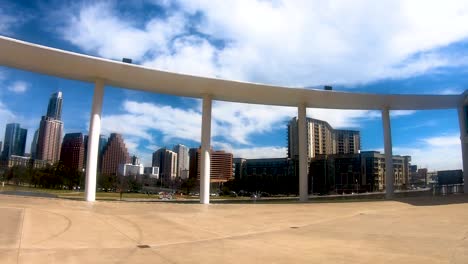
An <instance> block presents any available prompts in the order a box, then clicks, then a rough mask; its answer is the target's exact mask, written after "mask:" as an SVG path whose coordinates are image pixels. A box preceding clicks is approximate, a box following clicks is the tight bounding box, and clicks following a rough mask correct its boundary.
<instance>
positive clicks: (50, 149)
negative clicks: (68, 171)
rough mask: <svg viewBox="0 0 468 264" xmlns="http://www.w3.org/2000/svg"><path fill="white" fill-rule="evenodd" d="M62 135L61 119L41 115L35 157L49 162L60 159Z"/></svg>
mask: <svg viewBox="0 0 468 264" xmlns="http://www.w3.org/2000/svg"><path fill="white" fill-rule="evenodd" d="M62 136H63V123H62V121H60V120H56V119H52V118H50V117H47V116H43V117H42V119H41V123H40V125H39V134H38V137H37V149H36V158H37V159H40V160H46V161H47V162H49V163H55V162H57V161H58V160H59V159H60V147H61V142H62Z"/></svg>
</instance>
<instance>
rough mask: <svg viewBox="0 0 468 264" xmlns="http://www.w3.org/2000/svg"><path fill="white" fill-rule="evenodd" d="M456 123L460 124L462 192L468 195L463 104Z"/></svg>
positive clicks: (467, 160)
mask: <svg viewBox="0 0 468 264" xmlns="http://www.w3.org/2000/svg"><path fill="white" fill-rule="evenodd" d="M458 121H459V124H460V141H461V142H460V143H461V150H462V162H463V179H464V186H463V192H464V193H468V133H467V127H466V122H468V120H466V113H465V106H464V105H463V104H462V105H460V106H459V107H458Z"/></svg>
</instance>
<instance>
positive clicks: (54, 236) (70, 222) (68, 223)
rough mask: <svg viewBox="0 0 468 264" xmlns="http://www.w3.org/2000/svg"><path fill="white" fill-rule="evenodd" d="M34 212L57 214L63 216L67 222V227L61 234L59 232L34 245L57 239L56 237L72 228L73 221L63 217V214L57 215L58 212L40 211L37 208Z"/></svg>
mask: <svg viewBox="0 0 468 264" xmlns="http://www.w3.org/2000/svg"><path fill="white" fill-rule="evenodd" d="M34 210H38V211H43V212H46V213H49V214H55V215H58V216H61V217H63V218H65V220H67V226H66V227H65V228H64V229H63V230H61V231H60V232H58V233H56V234H53V235H51V236H49V237H48V238H45V239H43V240H40V241H37V242H34V243H32V244H33V245H36V244H39V243H43V242H46V241H48V240H50V239H53V238H56V237H58V236H60V235H61V234H63V233H65V232H67V231H68V229H70V228H71V226H72V221H71V220H70V218H69V217H67V216H65V215H63V214H59V213H56V212H52V211H48V210H44V209H40V208H35V209H34Z"/></svg>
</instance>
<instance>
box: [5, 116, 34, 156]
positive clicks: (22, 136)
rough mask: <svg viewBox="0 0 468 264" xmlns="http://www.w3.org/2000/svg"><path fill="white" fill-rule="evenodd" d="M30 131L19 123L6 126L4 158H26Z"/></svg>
mask: <svg viewBox="0 0 468 264" xmlns="http://www.w3.org/2000/svg"><path fill="white" fill-rule="evenodd" d="M27 134H28V130H27V129H24V128H21V127H20V125H19V124H17V123H11V124H7V125H6V129H5V140H4V144H5V145H4V147H3V153H2V157H3V158H4V159H8V158H9V157H10V156H11V155H17V156H24V149H25V147H26V136H27Z"/></svg>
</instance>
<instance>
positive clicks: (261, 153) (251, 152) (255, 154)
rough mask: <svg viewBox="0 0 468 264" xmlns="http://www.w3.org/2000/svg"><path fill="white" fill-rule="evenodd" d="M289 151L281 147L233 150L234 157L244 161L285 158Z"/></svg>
mask: <svg viewBox="0 0 468 264" xmlns="http://www.w3.org/2000/svg"><path fill="white" fill-rule="evenodd" d="M287 151H288V150H287V148H285V147H279V146H272V147H253V148H239V149H232V153H233V155H234V157H236V158H244V159H263V158H285V157H287V156H288V154H287Z"/></svg>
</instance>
